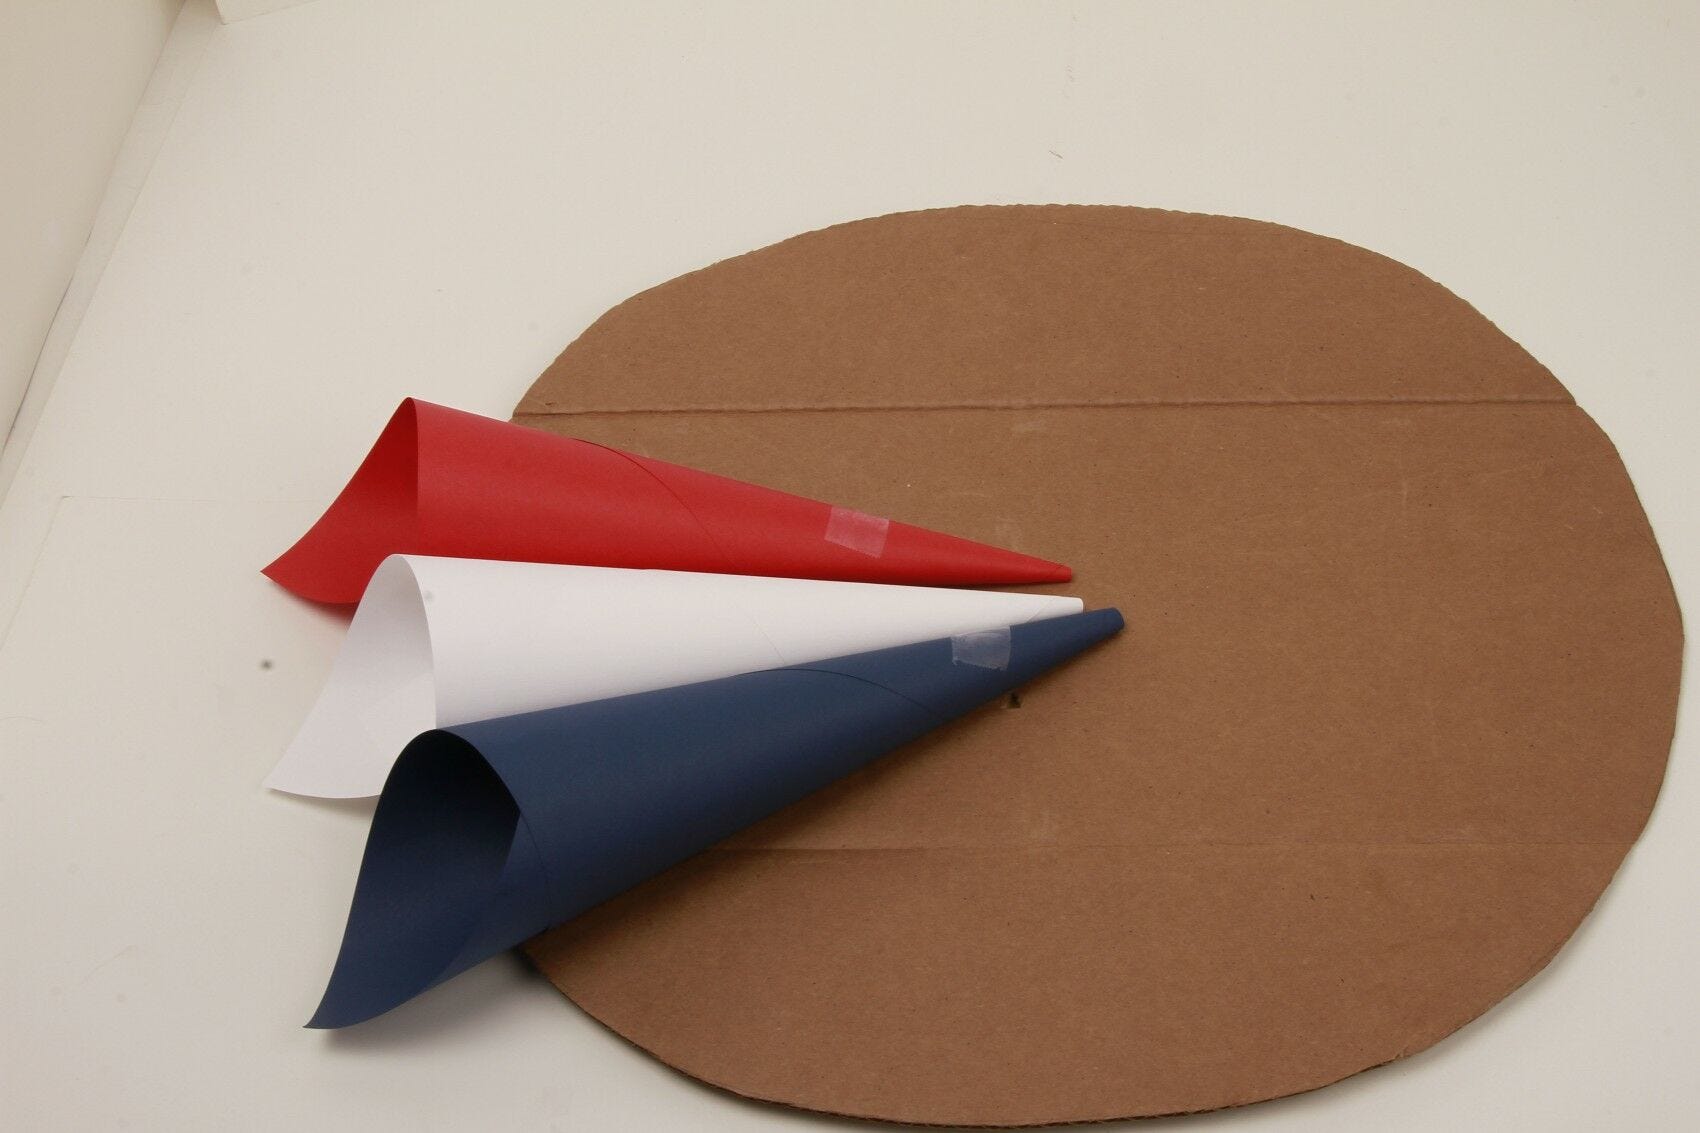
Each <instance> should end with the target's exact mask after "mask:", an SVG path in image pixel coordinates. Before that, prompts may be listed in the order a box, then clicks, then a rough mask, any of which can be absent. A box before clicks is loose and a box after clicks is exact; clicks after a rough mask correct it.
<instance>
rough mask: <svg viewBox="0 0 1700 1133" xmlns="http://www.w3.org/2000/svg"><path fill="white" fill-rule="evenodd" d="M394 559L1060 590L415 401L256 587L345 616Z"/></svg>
mask: <svg viewBox="0 0 1700 1133" xmlns="http://www.w3.org/2000/svg"><path fill="white" fill-rule="evenodd" d="M396 553H407V554H420V555H448V556H458V557H460V558H475V559H508V560H512V561H516V562H543V563H576V564H580V565H584V566H607V567H644V568H657V569H665V570H689V571H708V572H712V573H719V574H762V575H775V576H782V577H789V578H822V579H841V580H844V581H849V582H897V583H910V584H919V585H937V586H961V585H973V584H997V583H1028V582H1064V581H1067V580H1068V579H1069V578H1070V577H1071V576H1072V572H1071V571H1070V570H1069V568H1068V567H1066V566H1062V565H1060V564H1058V563H1053V562H1047V561H1045V560H1044V559H1036V558H1033V557H1031V556H1028V555H1022V554H1017V553H1016V552H1014V551H1006V550H1001V549H999V548H997V547H989V546H986V545H985V544H983V543H974V542H971V541H969V540H967V539H958V538H956V537H955V536H951V535H942V534H940V533H938V532H936V531H929V530H926V529H925V528H921V527H911V526H909V525H908V524H903V523H897V522H895V521H887V520H884V519H881V518H878V517H874V516H868V515H863V514H862V513H860V512H857V511H854V510H852V509H849V508H837V507H833V506H832V505H830V504H825V503H821V502H819V501H818V500H810V499H805V498H803V497H802V496H793V495H790V494H788V493H786V492H780V491H775V490H774V489H772V488H763V487H759V486H757V485H755V484H746V483H743V482H742V481H739V480H729V479H727V478H726V477H724V476H715V475H713V474H711V473H708V472H698V471H696V470H695V469H692V468H684V467H681V466H680V465H677V464H668V463H666V462H665V461H660V460H651V459H649V458H648V457H642V456H636V455H634V454H632V453H629V452H622V451H620V450H619V449H614V448H608V447H606V446H603V445H598V444H593V443H591V442H589V441H582V440H576V439H574V438H571V437H559V436H555V435H554V434H551V433H545V432H541V431H539V430H536V429H528V428H525V427H524V426H520V425H512V424H509V423H507V422H505V421H495V420H491V419H490V418H488V417H480V416H478V415H477V414H474V413H464V412H461V411H460V410H457V409H449V408H447V407H445V406H441V405H433V404H432V403H430V402H428V401H419V400H416V399H414V398H408V399H407V400H406V401H403V402H402V403H401V406H400V408H398V409H397V410H396V411H395V415H394V416H393V417H391V418H390V422H389V424H388V425H386V426H385V427H384V431H383V433H382V434H380V435H379V437H378V441H377V443H376V444H375V445H373V446H372V451H371V452H370V453H368V454H367V456H366V459H365V460H364V461H363V462H362V463H361V465H360V467H359V469H358V470H356V471H355V473H354V478H353V479H352V480H350V481H349V482H348V486H347V487H345V488H344V489H343V490H342V493H341V494H340V495H339V496H337V498H336V500H335V502H333V503H332V504H331V506H330V508H329V510H327V511H326V512H325V514H324V515H322V516H321V517H320V518H319V521H318V522H317V523H315V524H314V525H313V526H312V528H311V529H310V530H309V531H308V532H307V534H305V535H304V536H302V537H301V539H300V540H299V541H297V542H296V544H295V545H294V546H293V547H291V548H289V550H287V551H285V552H284V553H283V555H282V556H280V557H279V558H278V559H277V561H276V562H274V563H272V564H271V565H270V566H268V567H266V568H265V574H266V575H267V577H269V578H271V579H272V580H273V581H274V582H277V583H278V584H280V585H282V586H284V587H286V588H288V589H289V590H291V591H293V592H294V593H296V594H299V595H300V596H301V597H303V598H310V599H313V600H314V601H319V602H355V601H358V600H359V598H360V595H361V593H362V592H363V591H364V590H365V588H366V582H367V580H368V579H370V578H371V577H372V572H373V571H375V570H376V569H377V568H378V564H379V563H380V562H382V561H383V560H384V557H385V556H386V555H390V554H396Z"/></svg>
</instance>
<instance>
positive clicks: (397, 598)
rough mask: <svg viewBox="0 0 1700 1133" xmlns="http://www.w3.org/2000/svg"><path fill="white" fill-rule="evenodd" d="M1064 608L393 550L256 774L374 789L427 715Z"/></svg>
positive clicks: (485, 711) (709, 671) (535, 705)
mask: <svg viewBox="0 0 1700 1133" xmlns="http://www.w3.org/2000/svg"><path fill="white" fill-rule="evenodd" d="M1080 608H1081V602H1080V599H1078V598H1066V597H1061V596H1057V595H1048V594H1004V593H998V592H992V591H981V590H952V589H943V588H937V587H926V586H883V585H878V584H873V583H861V582H819V581H814V580H807V579H794V578H761V577H755V576H749V575H726V574H692V573H687V572H681V571H663V570H622V569H618V568H612V567H577V566H557V565H553V564H540V563H508V562H496V561H490V560H483V559H444V558H431V557H428V556H420V555H394V556H391V557H390V558H389V559H388V560H386V561H385V562H384V564H383V565H382V566H381V567H379V568H378V572H377V573H376V574H375V575H373V576H372V582H371V585H369V586H368V587H367V589H366V596H365V597H364V598H363V599H362V600H361V603H360V607H359V609H357V610H356V611H355V614H354V621H353V623H352V624H351V625H350V626H349V630H348V637H347V639H346V640H345V641H344V642H343V646H342V651H341V653H340V654H338V656H337V659H336V662H335V664H334V665H333V667H332V669H331V675H330V679H329V680H328V681H327V682H326V685H325V688H324V691H323V692H322V693H321V694H320V696H319V699H318V701H317V702H316V703H315V704H314V705H313V707H312V709H311V710H310V711H309V712H308V714H307V718H306V720H305V722H304V723H303V724H302V726H301V730H300V731H299V732H298V733H297V734H296V737H295V739H294V741H293V742H291V744H290V745H289V748H288V749H287V750H286V751H285V752H284V755H283V758H282V759H281V760H280V761H279V762H278V765H277V767H276V768H275V769H274V770H273V771H272V773H271V775H270V776H269V777H268V778H267V779H266V785H267V786H269V787H273V788H276V789H278V790H282V791H289V792H292V793H294V794H300V795H317V796H320V797H325V798H354V797H360V796H364V795H375V794H377V793H378V790H379V788H381V787H382V786H383V785H384V776H385V775H387V774H388V773H389V769H390V765H391V763H393V762H394V760H395V756H396V753H397V752H398V751H400V750H401V748H402V745H404V744H405V743H407V741H408V740H410V739H412V738H413V737H414V736H416V735H418V734H419V733H420V732H423V731H426V730H427V729H430V728H436V727H444V726H447V725H450V724H462V723H466V722H467V721H470V720H483V719H488V718H489V717H492V716H509V715H513V714H515V713H519V712H530V711H534V710H536V709H540V708H554V707H558V706H561V705H565V704H578V703H581V702H583V701H587V700H600V699H603V698H605V697H610V696H623V695H625V694H627V693H633V692H644V691H647V690H649V689H656V688H667V687H669V686H672V685H681V684H691V683H693V682H696V681H705V680H712V679H713V678H716V677H725V676H731V675H732V674H734V673H743V672H749V671H750V670H752V669H766V668H772V667H774V666H776V665H794V664H798V663H801V662H806V661H814V660H818V659H820V658H822V657H837V656H840V655H843V654H847V653H860V652H864V651H866V650H870V649H883V648H885V647H887V646H892V645H902V644H907V643H909V642H913V641H925V640H928V639H930V638H935V637H944V636H947V635H951V634H961V633H971V632H973V631H977V630H994V631H995V632H996V633H1007V630H1004V629H1003V627H1005V626H1008V625H1011V624H1014V623H1017V622H1028V621H1035V620H1038V619H1041V618H1053V617H1059V616H1061V615H1064V614H1073V613H1078V612H1079V611H1080ZM1006 653H1007V649H1006Z"/></svg>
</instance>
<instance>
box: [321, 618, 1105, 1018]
mask: <svg viewBox="0 0 1700 1133" xmlns="http://www.w3.org/2000/svg"><path fill="white" fill-rule="evenodd" d="M1121 628H1122V618H1121V614H1120V613H1118V612H1117V611H1115V610H1094V611H1091V612H1089V613H1084V614H1075V615H1072V616H1069V617H1061V618H1053V619H1050V620H1048V621H1041V622H1033V623H1029V624H1026V625H1017V626H1012V627H1010V628H1009V629H1008V630H1007V631H1004V630H999V631H994V632H992V633H987V634H968V635H964V636H962V637H957V638H942V639H939V640H936V641H925V642H921V643H919V644H916V645H904V646H898V647H897V648H894V649H880V650H876V651H874V652H871V653H857V654H854V655H851V656H848V657H839V658H835V659H832V660H828V661H819V662H815V663H812V664H807V665H795V666H790V667H787V668H781V669H768V670H764V671H762V672H756V673H746V674H743V675H741V676H735V677H727V678H724V679H722V680H714V681H704V682H702V683H701V684H693V685H683V686H680V687H678V688H669V689H661V690H658V691H655V692H644V693H637V694H635V695H632V696H621V697H615V698H613V699H611V700H599V701H593V702H591V703H588V704H578V705H572V706H570V707H566V708H552V709H548V710H545V711H542V712H528V713H525V714H523V715H519V716H503V717H500V718H497V719H494V720H484V721H480V722H478V723H473V724H463V725H457V726H455V727H452V728H443V729H438V730H435V731H430V732H426V733H424V734H423V735H421V736H419V737H418V738H417V739H415V740H413V742H412V743H410V744H408V745H407V747H406V748H405V749H404V750H403V751H402V754H401V756H400V758H399V759H398V760H397V761H396V764H395V767H394V769H393V770H392V771H391V773H390V776H389V779H388V781H387V782H386V783H385V785H384V790H383V794H382V795H381V797H380V798H379V800H378V809H377V813H376V814H375V815H374V816H373V819H372V830H371V834H370V835H369V837H368V839H367V842H366V856H365V859H364V860H363V861H362V862H361V866H360V878H359V881H358V882H357V883H356V885H355V889H354V902H353V906H352V908H351V909H350V911H349V916H348V928H347V930H346V932H345V934H344V936H343V942H342V951H341V952H340V954H339V955H338V956H337V961H336V968H335V970H334V971H333V972H332V974H331V979H330V986H329V987H328V988H327V989H326V991H325V996H324V1000H323V1001H322V1002H321V1003H320V1004H319V1009H318V1011H317V1013H315V1014H314V1016H313V1019H312V1021H311V1022H310V1023H309V1024H308V1026H310V1027H345V1026H348V1025H349V1024H351V1023H358V1022H361V1021H362V1020H365V1019H370V1018H372V1017H373V1016H374V1015H379V1014H382V1013H383V1012H385V1011H388V1010H389V1009H390V1008H392V1007H395V1006H397V1005H398V1004H400V1003H403V1002H405V1001H406V1000H408V999H411V998H412V997H413V996H415V995H417V994H419V993H420V992H421V991H424V990H425V989H427V988H429V987H432V986H434V985H435V984H438V983H441V982H442V981H444V980H446V979H448V978H450V977H451V976H455V975H458V974H459V973H461V972H463V971H465V970H466V969H468V968H470V967H472V966H473V965H474V964H477V963H478V962H480V961H482V960H484V959H487V958H488V957H490V956H493V955H495V954H497V953H499V952H502V951H504V950H506V949H508V948H511V947H513V946H514V945H516V944H519V943H520V942H521V941H524V940H526V939H528V938H529V937H531V936H534V935H536V934H537V933H539V932H542V931H543V930H544V929H547V928H550V927H552V926H554V925H557V924H560V923H562V922H563V921H567V920H571V919H572V918H573V917H576V916H578V915H579V914H580V913H583V912H585V911H586V910H588V909H590V908H592V907H593V906H595V905H598V904H600V903H601V902H603V901H606V900H608V899H609V898H610V897H613V896H615V895H617V894H619V893H622V892H624V891H625V890H627V889H630V888H631V887H633V886H635V885H637V884H639V883H640V882H642V881H645V880H647V879H648V878H650V877H653V876H655V875H656V874H658V873H660V872H661V871H663V870H665V869H667V868H668V867H669V866H672V865H675V864H677V863H678V862H680V861H683V860H684V859H685V858H688V857H690V856H691V855H692V854H695V853H698V852H700V851H701V850H704V849H707V848H708V847H709V846H711V845H713V844H714V843H716V842H718V841H720V840H721V839H723V838H725V837H727V836H729V835H731V834H734V833H736V832H737V831H738V830H741V829H743V828H744V827H746V826H749V825H750V824H752V823H754V822H757V821H759V820H760V819H762V818H765V817H767V816H768V815H770V814H772V813H774V812H775V811H777V810H779V809H781V808H783V807H785V806H788V805H789V804H791V803H793V802H796V801H797V800H798V799H801V798H803V797H804V796H805V795H808V794H810V793H811V792H813V791H816V790H819V789H820V788H822V787H825V786H826V785H828V784H829V783H832V782H833V781H835V780H837V779H839V778H842V777H843V776H844V775H847V774H848V773H850V772H852V771H854V770H856V769H857V768H859V767H862V766H864V765H865V764H867V763H869V762H870V761H872V760H874V759H876V758H878V757H879V756H881V755H883V754H885V753H886V752H889V751H891V750H892V749H893V748H896V747H900V746H902V745H903V744H905V743H908V742H909V741H911V740H914V739H916V738H918V737H919V736H921V735H923V734H924V733H926V732H928V731H930V730H932V729H933V728H936V727H938V726H939V725H941V724H944V723H946V722H948V721H949V720H952V719H954V718H955V717H957V716H960V715H962V714H963V713H965V712H967V711H969V710H970V709H972V708H974V707H976V706H977V705H980V704H983V703H985V702H987V701H989V700H994V699H997V698H999V697H1001V696H1003V695H1004V694H1006V693H1008V692H1009V691H1010V690H1012V689H1015V688H1018V687H1019V686H1021V685H1022V684H1025V683H1026V682H1028V681H1030V680H1032V679H1033V678H1035V677H1037V676H1039V675H1040V674H1041V673H1043V672H1045V671H1046V670H1047V669H1050V668H1051V667H1052V666H1054V665H1057V664H1059V663H1061V662H1063V661H1066V660H1068V659H1069V658H1070V657H1073V656H1074V655H1075V654H1077V653H1079V652H1080V651H1081V650H1083V649H1086V648H1087V647H1089V646H1091V645H1093V644H1095V643H1097V642H1099V641H1102V640H1103V639H1105V638H1107V637H1109V636H1111V635H1112V634H1114V633H1116V632H1117V631H1119V630H1120V629H1121Z"/></svg>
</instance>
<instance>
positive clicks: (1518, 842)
mask: <svg viewBox="0 0 1700 1133" xmlns="http://www.w3.org/2000/svg"><path fill="white" fill-rule="evenodd" d="M876 687H883V686H876ZM887 691H890V690H887ZM905 699H907V698H905ZM911 703H913V702H911ZM1633 844H1634V840H1633V839H1615V840H1600V839H1590V838H1582V839H1569V838H1564V839H1557V840H1542V839H1532V840H1528V839H1521V838H1507V839H1504V840H1502V841H1494V840H1486V839H1481V840H1476V841H1470V842H1456V841H1448V840H1446V839H1440V838H1437V839H1422V838H1400V839H1392V840H1388V841H1373V840H1370V841H1332V840H1328V839H1305V838H1292V839H1287V840H1285V841H1269V842H1219V841H1200V842H1092V843H1078V844H1076V843H1065V842H991V843H987V844H985V845H950V846H742V845H729V846H711V847H709V852H711V853H723V854H775V855H779V854H797V855H806V854H815V855H819V856H825V855H831V854H1002V853H1008V852H1010V851H1016V852H1019V853H1034V854H1038V853H1067V854H1074V853H1101V852H1103V851H1106V850H1261V849H1341V850H1361V849H1388V850H1418V849H1423V850H1427V849H1459V850H1499V849H1517V850H1521V849H1532V848H1534V847H1537V846H1568V847H1584V846H1587V847H1598V848H1600V849H1607V848H1609V849H1622V848H1624V847H1625V846H1631V845H1633Z"/></svg>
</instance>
